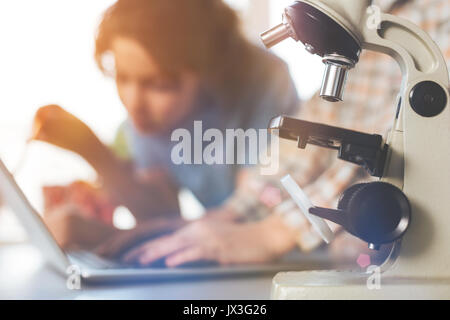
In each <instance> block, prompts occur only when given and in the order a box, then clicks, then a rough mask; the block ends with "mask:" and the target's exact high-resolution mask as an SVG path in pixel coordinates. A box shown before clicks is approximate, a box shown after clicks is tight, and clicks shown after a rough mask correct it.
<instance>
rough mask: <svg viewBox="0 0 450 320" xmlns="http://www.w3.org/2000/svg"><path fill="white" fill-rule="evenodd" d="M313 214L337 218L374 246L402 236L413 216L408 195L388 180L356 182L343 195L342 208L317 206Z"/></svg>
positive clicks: (346, 228)
mask: <svg viewBox="0 0 450 320" xmlns="http://www.w3.org/2000/svg"><path fill="white" fill-rule="evenodd" d="M309 211H310V213H311V214H314V215H316V216H319V217H322V218H325V219H327V220H330V221H333V222H335V223H337V224H339V225H341V226H343V227H344V228H345V230H347V231H348V232H350V233H351V234H353V235H354V236H356V237H358V238H360V239H361V240H363V241H365V242H367V243H369V246H370V247H371V248H378V247H379V245H381V244H385V243H391V242H394V241H395V240H397V239H399V238H400V237H402V236H403V235H404V234H405V232H406V230H407V229H408V226H409V223H410V220H411V206H410V203H409V201H408V198H407V197H406V195H405V194H404V193H403V192H402V191H401V190H400V189H398V188H397V187H395V186H394V185H392V184H389V183H385V182H371V183H360V184H355V185H353V186H351V187H350V188H348V189H347V190H346V191H345V192H344V194H343V195H342V196H341V198H340V200H339V204H338V210H332V209H325V208H317V207H313V208H311V209H310V210H309Z"/></svg>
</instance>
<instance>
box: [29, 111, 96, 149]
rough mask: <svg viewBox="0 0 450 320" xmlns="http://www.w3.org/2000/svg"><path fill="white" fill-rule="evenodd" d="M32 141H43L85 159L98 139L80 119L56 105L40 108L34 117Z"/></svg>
mask: <svg viewBox="0 0 450 320" xmlns="http://www.w3.org/2000/svg"><path fill="white" fill-rule="evenodd" d="M32 140H39V141H44V142H47V143H50V144H53V145H55V146H58V147H60V148H63V149H66V150H69V151H73V152H76V153H78V154H79V155H81V156H83V157H86V156H87V155H88V154H89V153H92V152H95V150H92V148H94V147H95V146H96V145H98V142H99V140H98V138H97V137H96V135H95V134H94V133H93V131H92V130H91V129H90V128H89V127H88V126H87V125H86V124H85V123H84V122H82V121H81V120H80V119H78V118H77V117H75V116H74V115H72V114H71V113H69V112H67V111H65V110H64V109H63V108H61V107H60V106H57V105H48V106H44V107H41V108H40V109H39V110H38V111H37V112H36V115H35V117H34V122H33V134H32Z"/></svg>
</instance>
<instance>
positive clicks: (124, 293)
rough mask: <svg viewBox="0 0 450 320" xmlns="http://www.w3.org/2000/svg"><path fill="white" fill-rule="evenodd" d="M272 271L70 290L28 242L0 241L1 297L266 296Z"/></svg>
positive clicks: (172, 297) (138, 297)
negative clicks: (12, 243)
mask: <svg viewBox="0 0 450 320" xmlns="http://www.w3.org/2000/svg"><path fill="white" fill-rule="evenodd" d="M273 276H274V275H263V276H251V277H245V278H243V277H234V278H227V279H209V280H207V279H203V280H198V279H197V280H191V281H182V282H159V283H155V282H153V283H152V282H146V283H134V284H126V285H125V284H120V285H95V286H94V285H88V286H86V285H82V288H81V290H69V289H67V287H66V279H65V278H64V277H63V276H62V275H60V274H58V273H56V272H54V271H53V270H52V269H51V268H49V267H48V266H46V264H45V261H43V259H42V257H41V255H40V253H39V252H38V251H37V250H36V249H34V247H32V246H30V245H27V244H20V245H0V299H194V300H195V299H237V300H240V299H256V300H259V299H268V298H269V295H270V288H271V281H272V278H273Z"/></svg>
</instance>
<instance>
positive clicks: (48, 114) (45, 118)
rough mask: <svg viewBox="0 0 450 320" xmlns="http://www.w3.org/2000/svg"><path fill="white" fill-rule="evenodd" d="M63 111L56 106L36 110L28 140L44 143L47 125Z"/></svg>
mask: <svg viewBox="0 0 450 320" xmlns="http://www.w3.org/2000/svg"><path fill="white" fill-rule="evenodd" d="M62 110H63V109H62V108H61V107H60V106H58V105H47V106H43V107H41V108H39V109H38V111H37V112H36V115H35V117H34V121H33V127H32V132H31V136H30V138H29V140H30V141H31V140H41V141H46V140H47V139H48V134H47V132H46V131H47V130H48V125H49V123H50V122H51V120H52V118H57V117H58V116H57V115H58V114H60V113H61V111H62Z"/></svg>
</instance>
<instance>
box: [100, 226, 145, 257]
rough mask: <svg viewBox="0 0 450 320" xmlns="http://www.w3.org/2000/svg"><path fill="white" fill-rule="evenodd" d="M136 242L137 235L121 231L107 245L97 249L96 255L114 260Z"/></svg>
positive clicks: (104, 244) (128, 231)
mask: <svg viewBox="0 0 450 320" xmlns="http://www.w3.org/2000/svg"><path fill="white" fill-rule="evenodd" d="M135 240H136V235H135V234H134V233H133V232H132V231H130V230H126V231H119V232H118V233H116V234H115V235H114V236H113V237H112V238H110V239H108V241H106V242H105V243H102V244H101V245H100V246H98V247H97V248H95V250H94V251H95V253H97V254H99V255H101V256H104V257H108V258H112V257H115V256H117V255H118V254H120V253H121V252H122V251H123V250H124V249H125V248H126V247H128V246H129V245H130V243H132V242H134V241H135Z"/></svg>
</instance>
